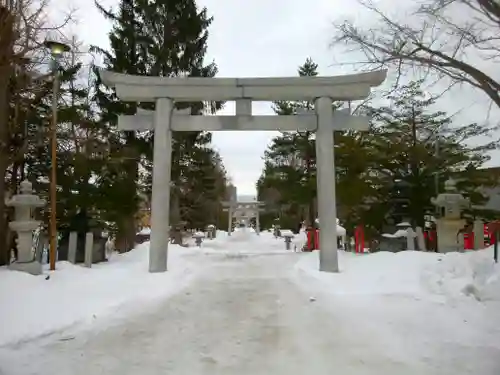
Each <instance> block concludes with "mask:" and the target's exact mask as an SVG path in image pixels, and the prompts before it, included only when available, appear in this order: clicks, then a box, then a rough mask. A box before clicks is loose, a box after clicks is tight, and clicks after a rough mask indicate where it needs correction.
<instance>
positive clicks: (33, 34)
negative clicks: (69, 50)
mask: <svg viewBox="0 0 500 375" xmlns="http://www.w3.org/2000/svg"><path fill="white" fill-rule="evenodd" d="M48 5H49V4H48V0H0V265H3V264H6V263H8V261H9V254H10V252H9V249H8V245H7V244H8V235H7V234H8V228H7V222H6V210H5V197H6V192H7V185H6V180H5V177H6V171H7V168H8V167H9V165H11V164H12V163H14V162H15V161H16V159H18V158H19V154H20V153H22V150H23V149H24V146H21V147H19V145H16V144H13V142H12V140H13V135H14V134H16V133H17V132H18V127H19V126H20V123H19V118H18V117H17V116H12V106H13V102H14V101H15V99H16V98H17V95H18V94H19V92H20V91H23V90H24V91H26V90H27V89H29V90H32V89H33V84H34V83H36V82H35V81H33V80H31V79H25V78H26V77H29V76H30V72H34V71H38V70H39V69H38V68H39V66H40V65H39V64H40V62H42V61H43V60H44V57H45V56H46V53H45V50H44V48H43V41H44V39H45V36H46V34H47V33H48V32H51V31H57V30H60V29H61V28H62V27H64V25H66V24H67V23H68V22H69V21H70V20H71V16H70V15H68V16H67V17H66V18H65V19H64V20H63V22H62V23H61V24H60V25H56V26H51V25H50V22H49V19H48V17H47V13H46V10H47V8H48ZM20 77H22V78H23V79H20ZM39 84H40V85H45V82H40V83H39ZM22 142H23V143H25V142H26V140H24V139H23V140H22Z"/></svg>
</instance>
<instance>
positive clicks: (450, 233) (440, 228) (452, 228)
mask: <svg viewBox="0 0 500 375" xmlns="http://www.w3.org/2000/svg"><path fill="white" fill-rule="evenodd" d="M464 226H465V220H462V219H447V218H441V219H438V220H437V221H436V230H437V232H438V244H437V245H438V252H440V253H447V252H450V251H461V250H463V243H461V241H460V237H461V236H460V235H458V233H459V231H460V230H461V229H463V227H464ZM462 237H463V236H462Z"/></svg>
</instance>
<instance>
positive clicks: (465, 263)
mask: <svg viewBox="0 0 500 375" xmlns="http://www.w3.org/2000/svg"><path fill="white" fill-rule="evenodd" d="M339 264H340V271H341V272H340V273H338V274H330V273H323V272H319V271H318V268H319V252H318V251H315V252H313V253H307V254H304V257H303V258H302V259H301V260H300V261H299V262H298V263H297V265H296V267H297V269H299V270H302V271H304V272H307V273H308V274H309V275H311V276H313V277H315V278H316V279H319V280H321V281H323V282H325V283H327V284H328V287H329V290H330V292H331V293H334V294H410V295H419V296H425V295H427V296H431V295H441V296H447V297H453V298H460V297H467V296H473V297H474V298H476V299H478V300H481V301H486V300H495V301H500V265H498V264H495V263H494V261H493V249H492V248H490V249H485V250H480V251H475V252H469V253H448V254H436V253H427V252H420V251H404V252H399V253H391V252H378V253H374V254H368V255H361V256H360V255H355V254H353V253H347V252H344V251H339Z"/></svg>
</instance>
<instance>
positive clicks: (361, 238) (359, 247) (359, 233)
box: [354, 225, 365, 253]
mask: <svg viewBox="0 0 500 375" xmlns="http://www.w3.org/2000/svg"><path fill="white" fill-rule="evenodd" d="M354 249H355V250H354V251H355V252H356V253H364V252H365V231H364V230H363V226H362V225H358V226H357V227H356V229H355V230H354Z"/></svg>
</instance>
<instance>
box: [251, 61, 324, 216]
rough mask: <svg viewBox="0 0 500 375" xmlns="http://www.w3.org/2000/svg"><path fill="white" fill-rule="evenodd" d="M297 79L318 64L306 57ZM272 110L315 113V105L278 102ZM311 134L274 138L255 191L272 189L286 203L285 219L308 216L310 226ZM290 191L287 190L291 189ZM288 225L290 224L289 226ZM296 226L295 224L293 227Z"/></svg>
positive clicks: (315, 69) (312, 195) (313, 193)
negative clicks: (305, 213) (286, 215)
mask: <svg viewBox="0 0 500 375" xmlns="http://www.w3.org/2000/svg"><path fill="white" fill-rule="evenodd" d="M298 74H299V76H300V77H304V76H308V77H314V76H317V75H318V65H317V64H316V63H315V62H314V61H313V60H312V59H311V58H307V59H306V61H305V62H304V64H303V65H302V66H300V67H299V68H298ZM273 109H274V111H275V112H276V114H278V115H293V114H296V113H297V111H301V110H306V111H311V110H314V103H312V102H308V101H303V102H287V101H278V102H275V103H274V106H273ZM314 147H315V146H314V132H310V131H294V132H285V133H282V134H281V135H280V136H278V137H275V138H274V139H273V140H272V141H271V145H270V147H269V148H268V150H267V151H266V153H265V156H264V158H265V170H264V174H263V179H262V180H260V182H259V186H258V190H262V189H263V188H264V187H267V188H270V187H274V188H276V189H278V190H279V191H280V193H281V199H280V200H281V202H282V203H285V202H286V203H288V204H289V205H290V210H289V212H288V216H290V215H291V216H294V220H295V221H297V220H300V219H302V218H303V211H306V212H307V213H308V217H307V218H308V220H309V222H310V223H313V222H314V220H315V218H316V210H315V199H316V150H315V148H314ZM292 186H293V188H292V189H290V187H292ZM290 224H291V223H290ZM295 225H296V224H295Z"/></svg>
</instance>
